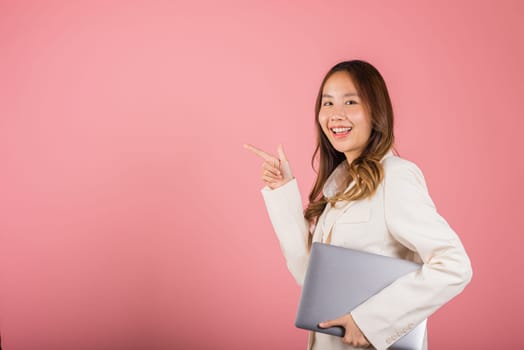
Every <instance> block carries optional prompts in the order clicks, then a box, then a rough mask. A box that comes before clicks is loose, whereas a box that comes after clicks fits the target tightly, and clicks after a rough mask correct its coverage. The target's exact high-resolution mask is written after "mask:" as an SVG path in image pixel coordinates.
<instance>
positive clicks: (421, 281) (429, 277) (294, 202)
mask: <svg viewBox="0 0 524 350" xmlns="http://www.w3.org/2000/svg"><path fill="white" fill-rule="evenodd" d="M381 163H382V165H383V167H384V180H383V181H382V183H381V184H380V185H379V186H378V188H377V191H376V192H375V194H373V196H371V197H370V198H367V199H363V200H358V201H350V202H340V203H337V205H336V206H335V207H331V205H329V204H327V206H326V209H325V210H324V211H323V213H322V214H321V216H320V217H319V219H318V221H317V224H316V225H315V227H312V228H311V230H310V228H309V227H308V223H307V221H306V220H305V218H304V216H303V205H302V198H301V195H300V192H299V189H298V185H297V181H296V179H293V180H291V181H290V182H288V183H287V184H285V185H284V186H281V187H279V188H277V189H274V190H271V189H270V188H269V187H267V186H266V187H264V188H263V189H262V190H261V192H262V195H263V198H264V202H265V204H266V208H267V211H268V214H269V217H270V219H271V223H272V225H273V228H274V230H275V233H276V235H277V237H278V239H279V241H280V246H281V249H282V252H283V254H284V256H285V259H286V263H287V267H288V269H289V271H290V272H291V274H292V275H293V277H294V278H295V280H296V281H297V283H298V284H299V285H300V286H302V284H303V281H304V276H305V272H306V268H307V263H308V259H309V252H308V249H307V240H308V239H307V238H308V235H309V234H310V231H311V232H313V233H312V234H313V242H325V241H326V237H327V236H328V234H329V232H330V231H331V242H330V243H331V244H334V245H338V246H343V247H348V248H353V249H359V250H363V251H366V252H371V253H376V254H382V255H386V256H391V257H398V258H403V259H407V260H411V261H416V262H418V263H422V264H423V265H422V267H421V268H420V269H419V270H418V271H415V272H412V273H409V274H407V275H405V276H403V277H401V278H399V279H398V280H397V281H395V282H394V283H393V284H391V285H390V286H388V287H386V288H385V289H383V290H382V291H380V292H379V293H378V294H376V295H374V296H373V297H371V298H370V299H368V300H367V301H365V302H364V303H362V304H361V305H359V306H358V307H357V308H356V309H355V310H353V311H352V312H351V314H352V316H353V318H354V320H355V322H356V323H357V325H358V326H359V328H360V329H361V330H362V332H363V333H364V335H365V336H366V338H367V339H368V340H369V341H370V343H371V344H372V346H374V347H375V348H376V349H379V350H381V349H386V348H387V347H388V346H389V345H391V344H392V343H394V342H395V341H396V340H397V339H398V338H400V337H401V336H402V335H404V334H405V333H407V332H408V331H410V330H411V329H412V328H413V327H414V326H416V325H417V324H419V323H420V322H421V321H422V320H424V319H425V318H427V317H429V316H430V315H431V314H432V313H433V312H435V311H436V310H437V309H438V308H439V307H441V306H442V305H444V304H445V303H446V302H448V301H449V300H450V299H451V298H453V297H454V296H456V295H457V294H459V293H460V292H461V291H462V290H463V289H464V287H465V286H466V285H467V284H468V283H469V281H470V280H471V277H472V269H471V263H470V260H469V258H468V256H467V254H466V252H465V250H464V247H463V246H462V243H461V242H460V239H459V238H458V236H457V234H456V233H455V232H454V231H453V229H451V227H450V226H449V225H448V224H447V222H446V221H445V220H444V219H443V218H442V217H441V216H440V215H439V213H438V212H437V210H436V208H435V205H434V203H433V201H432V200H431V198H430V196H429V193H428V190H427V187H426V183H425V181H424V177H423V175H422V172H421V171H420V169H419V168H418V167H417V166H416V165H415V164H414V163H412V162H410V161H407V160H405V159H402V158H400V157H397V156H395V155H394V154H393V152H392V151H391V150H390V151H389V152H388V153H387V154H386V155H385V156H384V158H383V159H382V160H381ZM346 170H347V162H346V161H343V162H342V163H341V164H340V165H339V166H338V167H337V168H336V169H335V170H334V171H333V173H332V174H331V175H330V177H329V178H328V179H327V181H326V184H325V186H324V195H326V196H328V197H331V196H332V195H333V194H334V193H335V192H336V190H337V186H338V185H339V184H340V183H341V179H342V178H343V176H344V172H345V171H346ZM350 186H352V185H350ZM348 188H349V187H348ZM346 190H347V189H346ZM340 316H342V315H340ZM315 336H316V337H324V338H325V337H329V338H330V339H328V340H329V341H330V342H331V343H330V344H336V346H335V345H333V346H332V347H330V348H331V349H352V347H351V346H349V345H346V344H344V343H342V338H340V337H332V336H329V335H325V334H323V333H315V332H310V337H309V344H308V349H311V348H316V347H318V345H317V346H316V347H315V346H314V344H315ZM323 341H324V342H326V339H324V340H323ZM324 344H327V343H324ZM426 346H427V345H426Z"/></svg>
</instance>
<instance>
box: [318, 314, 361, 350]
mask: <svg viewBox="0 0 524 350" xmlns="http://www.w3.org/2000/svg"><path fill="white" fill-rule="evenodd" d="M318 326H319V327H320V328H329V327H333V326H342V327H344V329H345V330H346V332H345V334H344V338H343V339H342V342H343V343H345V344H349V345H352V346H355V347H358V348H367V347H369V346H370V345H371V344H370V343H369V341H368V340H367V339H366V337H365V336H364V333H362V331H361V330H360V328H358V326H357V324H356V323H355V320H353V316H351V314H347V315H344V316H342V317H339V318H337V319H336V320H330V321H325V322H321V323H319V324H318Z"/></svg>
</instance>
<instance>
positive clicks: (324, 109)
mask: <svg viewBox="0 0 524 350" xmlns="http://www.w3.org/2000/svg"><path fill="white" fill-rule="evenodd" d="M318 121H319V123H320V126H321V127H322V131H323V132H324V134H325V135H326V136H327V138H328V140H329V142H331V145H332V146H333V147H334V148H335V149H336V150H337V151H339V152H343V153H344V154H345V155H346V159H347V160H348V162H349V163H351V162H352V161H353V160H354V159H355V158H357V157H358V156H359V155H360V153H362V151H363V150H364V148H365V147H366V144H367V142H368V139H369V136H370V135H371V118H370V116H369V115H368V113H367V111H366V109H365V108H364V105H362V100H361V99H360V97H359V96H358V94H357V89H356V88H355V85H353V81H352V80H351V77H350V75H349V73H347V72H341V71H339V72H336V73H333V74H332V75H331V76H330V77H329V78H328V80H327V81H326V83H325V84H324V88H323V90H322V101H321V104H320V112H319V113H318Z"/></svg>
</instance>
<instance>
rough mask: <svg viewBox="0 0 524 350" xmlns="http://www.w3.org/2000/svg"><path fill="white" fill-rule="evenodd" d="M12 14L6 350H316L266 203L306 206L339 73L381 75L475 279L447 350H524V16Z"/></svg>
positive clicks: (506, 11) (312, 8)
mask: <svg viewBox="0 0 524 350" xmlns="http://www.w3.org/2000/svg"><path fill="white" fill-rule="evenodd" d="M419 3H420V2H417V1H384V2H377V1H364V2H363V1H309V2H304V1H292V2H282V1H270V2H268V1H254V2H249V4H248V2H247V1H236V2H221V3H220V4H217V2H215V1H211V0H209V1H205V2H204V1H175V2H173V1H146V0H142V1H120V2H107V1H75V2H71V1H46V2H44V1H2V2H0V152H1V153H0V157H1V158H0V160H1V164H2V168H1V172H0V205H1V208H0V278H1V280H0V333H1V336H2V345H3V346H4V348H5V349H11V350H22V349H118V348H120V349H174V348H177V349H184V348H191V349H211V348H213V349H305V347H306V332H305V331H303V330H299V329H296V328H295V327H294V325H293V323H294V318H295V312H296V306H297V303H298V297H299V293H300V289H299V287H298V286H297V285H296V284H295V282H294V281H293V279H292V277H291V275H290V274H289V273H288V271H287V269H286V267H285V262H284V258H283V256H282V254H281V252H280V248H279V244H278V241H277V239H276V236H275V235H274V233H273V231H272V227H271V225H270V222H269V219H268V217H267V214H266V212H265V207H264V204H263V200H262V197H261V194H260V192H259V191H260V189H261V188H262V186H263V184H262V182H261V181H260V179H259V177H260V169H261V168H260V165H261V163H262V162H261V160H259V159H258V158H256V157H255V156H254V155H253V154H251V153H249V152H248V151H247V150H245V149H243V148H242V144H243V143H246V142H248V143H253V144H255V145H257V146H259V147H261V148H264V149H266V150H268V151H273V152H276V147H277V145H278V143H280V142H282V143H283V144H284V148H285V150H286V153H287V155H288V158H289V159H290V161H291V164H292V166H293V169H294V173H295V175H296V177H297V178H298V179H299V185H300V187H301V190H302V192H303V195H304V200H305V199H306V195H307V193H309V190H310V186H311V185H312V181H313V179H314V173H313V171H312V169H311V167H310V165H309V164H310V163H309V160H310V157H311V154H312V152H313V144H314V130H313V118H314V116H313V115H312V113H313V105H314V99H315V96H316V93H317V89H318V86H319V84H320V81H321V79H322V77H323V75H324V74H325V72H326V71H327V70H328V69H329V68H330V67H331V66H332V65H333V64H335V63H337V62H338V61H341V60H346V59H352V58H360V59H365V60H368V61H369V62H371V63H372V64H374V65H375V66H376V67H377V68H378V69H379V70H380V71H381V72H382V74H383V75H384V77H385V80H386V82H387V84H388V87H389V89H390V93H391V96H392V99H393V103H394V108H395V113H396V136H397V140H398V142H397V145H398V149H399V151H400V153H401V155H402V156H404V157H405V158H407V159H410V160H412V161H414V162H415V163H417V164H418V165H419V166H420V167H421V169H422V170H423V172H424V174H425V177H426V180H427V183H428V186H429V189H430V193H431V195H432V197H433V199H434V201H435V203H436V204H437V207H438V209H439V211H440V212H441V213H442V214H443V216H444V217H445V218H446V219H447V220H448V222H449V223H450V225H451V226H452V227H453V228H454V229H455V230H456V231H457V233H458V234H459V235H460V237H461V239H462V241H463V243H464V245H465V247H466V249H467V251H468V253H469V255H470V258H471V260H472V262H473V268H474V276H473V281H472V282H471V284H470V285H469V286H468V287H467V288H466V290H465V291H464V293H463V294H461V295H460V296H459V297H457V298H456V299H454V300H453V301H452V302H450V303H449V304H447V305H446V306H444V307H443V308H442V309H441V310H440V311H439V312H437V314H435V315H434V316H433V317H432V318H431V321H430V324H429V332H430V335H429V337H430V338H429V345H430V347H431V348H433V349H444V348H445V349H473V348H475V349H488V348H492V347H493V346H496V347H497V348H503V347H504V346H509V347H513V348H514V347H516V346H517V345H521V346H522V345H523V344H524V332H522V329H521V328H522V326H521V323H522V322H520V320H521V319H522V313H523V311H524V301H523V300H524V298H523V297H522V295H523V294H524V273H522V271H521V270H522V267H523V263H522V252H521V251H522V246H523V245H524V235H523V234H522V232H523V230H522V229H521V227H522V225H521V224H519V223H518V222H519V219H520V218H522V215H523V213H522V211H523V209H524V207H523V205H522V197H523V196H524V190H523V187H522V179H523V177H524V171H523V166H522V160H521V157H522V156H521V154H520V153H521V150H522V149H523V146H524V142H523V137H522V130H523V127H524V125H523V115H522V102H521V101H522V95H523V92H524V86H523V84H524V83H523V81H524V69H523V68H522V66H521V65H522V62H524V44H523V43H524V39H523V34H524V22H523V21H522V18H523V12H524V7H523V5H522V2H519V1H501V0H497V1H480V2H478V1H471V2H465V1H462V2H457V1H444V2H442V1H439V2H432V3H430V2H426V3H425V4H424V5H420V4H419Z"/></svg>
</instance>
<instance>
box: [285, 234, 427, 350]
mask: <svg viewBox="0 0 524 350" xmlns="http://www.w3.org/2000/svg"><path fill="white" fill-rule="evenodd" d="M419 268H420V265H419V264H416V263H414V262H411V261H408V260H402V259H397V258H392V257H387V256H382V255H377V254H372V253H367V252H363V251H359V250H354V249H349V248H344V247H339V246H334V245H329V244H324V243H319V242H314V243H313V246H312V248H311V256H310V258H309V263H308V268H307V272H306V277H305V279H304V285H303V287H302V294H301V296H300V303H299V307H298V312H297V318H296V321H295V326H296V327H298V328H302V329H307V330H312V331H315V332H320V333H326V334H330V335H334V336H339V337H343V336H344V328H343V327H338V326H336V327H330V328H319V327H318V324H319V323H320V322H323V321H327V320H333V319H336V318H339V317H340V316H342V315H344V314H346V313H349V312H351V310H353V309H354V308H356V307H357V306H358V305H360V304H361V303H362V302H364V301H366V300H367V299H368V298H369V297H371V296H373V295H375V294H377V293H378V292H379V291H381V290H382V289H384V288H385V287H387V286H388V285H390V284H391V283H392V282H394V281H395V280H396V279H398V278H399V277H401V276H403V275H405V274H407V273H409V272H412V271H415V270H417V269H419ZM425 331H426V320H424V321H423V322H422V323H420V324H419V325H418V326H417V327H415V328H413V329H412V330H411V331H410V332H409V333H407V334H406V335H404V336H403V337H402V338H399V339H398V340H397V341H396V342H395V343H394V344H392V345H391V347H390V349H399V350H420V349H422V345H423V342H424V334H425Z"/></svg>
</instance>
